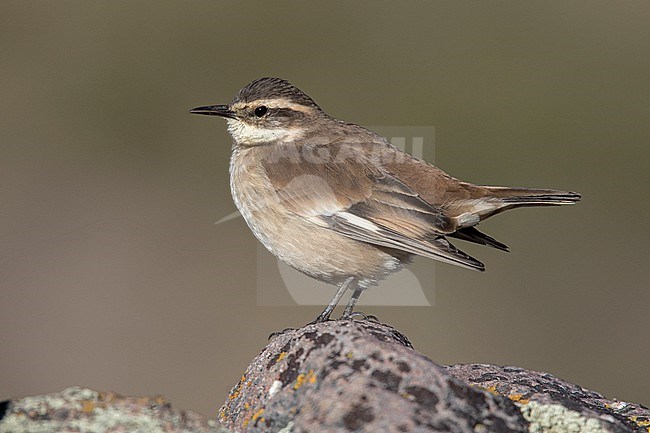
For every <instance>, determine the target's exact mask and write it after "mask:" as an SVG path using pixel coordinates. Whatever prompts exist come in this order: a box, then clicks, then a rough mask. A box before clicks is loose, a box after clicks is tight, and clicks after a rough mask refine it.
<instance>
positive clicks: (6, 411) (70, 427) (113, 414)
mask: <svg viewBox="0 0 650 433" xmlns="http://www.w3.org/2000/svg"><path fill="white" fill-rule="evenodd" d="M3 403H4V404H2V405H0V409H2V413H0V419H2V421H0V433H68V432H69V433H72V432H75V433H79V432H83V433H113V432H114V433H118V432H120V433H125V432H128V433H163V432H164V433H228V432H229V430H226V429H224V428H223V427H220V426H218V425H217V423H216V422H215V421H210V420H207V419H206V418H204V417H203V416H202V415H199V414H197V413H194V412H190V411H182V410H178V409H175V408H173V407H172V406H171V404H170V403H169V401H167V400H165V398H164V397H160V396H157V397H124V396H121V395H119V394H116V393H113V392H98V391H93V390H92V389H87V388H79V387H72V388H67V389H65V390H63V391H61V392H58V393H54V394H46V395H39V396H35V397H25V398H23V399H18V400H12V401H10V402H3Z"/></svg>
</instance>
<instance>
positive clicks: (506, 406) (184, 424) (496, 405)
mask: <svg viewBox="0 0 650 433" xmlns="http://www.w3.org/2000/svg"><path fill="white" fill-rule="evenodd" d="M3 416H4V419H2V418H3ZM219 422H221V423H222V424H223V425H224V426H225V427H228V428H230V429H231V430H226V429H225V428H222V427H220V426H218V423H217V421H209V420H206V419H205V418H204V417H202V416H201V415H199V414H196V413H193V412H189V411H182V410H178V409H175V408H173V407H172V406H171V404H170V403H169V402H168V401H167V400H165V399H164V398H163V397H123V396H121V395H119V394H115V393H112V392H97V391H93V390H90V389H84V388H78V387H74V388H68V389H66V390H64V391H62V392H60V393H56V394H49V395H42V396H36V397H26V398H23V399H19V400H12V401H8V402H0V433H46V432H47V433H49V432H64V433H66V432H85V433H100V432H102V433H104V432H106V433H110V432H129V433H145V432H146V433H156V432H170V433H176V432H178V433H185V432H187V433H193V432H201V433H227V432H233V431H236V432H238V433H258V432H278V433H289V432H293V433H303V432H310V433H312V432H328V433H336V432H341V433H343V432H373V433H379V432H387V433H390V432H416V433H425V432H478V433H487V432H533V433H542V432H544V433H601V432H615V433H619V432H637V433H642V432H643V433H649V432H650V410H648V408H645V407H643V406H640V405H635V404H632V403H625V402H620V401H610V400H607V399H605V398H604V397H603V396H601V395H600V394H597V393H595V392H593V391H589V390H586V389H584V388H581V387H579V386H576V385H573V384H570V383H567V382H564V381H562V380H560V379H557V378H555V377H553V376H551V375H550V374H546V373H539V372H534V371H528V370H524V369H521V368H517V367H499V366H495V365H484V364H474V365H452V366H447V367H444V366H439V365H436V364H435V363H433V361H431V360H430V359H428V358H427V357H425V356H424V355H422V354H421V353H418V352H417V351H416V350H414V349H413V347H412V346H411V343H410V342H409V341H408V339H407V338H406V337H405V336H404V335H402V334H401V333H399V332H398V331H396V330H395V329H393V328H391V327H390V326H388V325H383V324H379V323H376V322H372V321H367V320H363V321H358V320H354V321H353V320H341V321H331V322H325V323H318V324H310V325H307V326H305V327H303V328H301V329H296V330H288V331H286V332H283V333H280V334H279V335H276V336H275V337H273V338H272V339H271V341H270V343H269V344H268V345H267V346H266V348H264V350H263V351H262V352H261V353H260V354H259V355H258V356H257V357H256V358H255V359H254V360H253V361H252V363H251V364H250V365H249V366H248V369H247V370H246V372H245V374H244V375H243V376H242V378H241V380H240V381H239V383H238V384H237V385H236V386H235V387H234V388H233V389H232V390H231V391H230V395H229V396H228V398H227V400H226V403H225V404H224V405H223V407H222V408H221V410H220V413H219Z"/></svg>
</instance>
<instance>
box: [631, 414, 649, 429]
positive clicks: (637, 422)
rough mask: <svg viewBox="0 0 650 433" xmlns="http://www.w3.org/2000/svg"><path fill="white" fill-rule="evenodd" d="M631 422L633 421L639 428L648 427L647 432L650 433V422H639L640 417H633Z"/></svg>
mask: <svg viewBox="0 0 650 433" xmlns="http://www.w3.org/2000/svg"><path fill="white" fill-rule="evenodd" d="M629 420H630V421H632V422H633V423H634V424H636V425H638V426H639V427H646V430H647V431H648V433H650V420H646V419H644V420H639V417H638V416H631V417H629Z"/></svg>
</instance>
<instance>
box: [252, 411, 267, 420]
mask: <svg viewBox="0 0 650 433" xmlns="http://www.w3.org/2000/svg"><path fill="white" fill-rule="evenodd" d="M263 413H264V409H260V410H258V411H257V412H255V413H254V414H253V417H252V418H251V421H257V418H259V417H261V416H262V414H263ZM262 419H263V418H262Z"/></svg>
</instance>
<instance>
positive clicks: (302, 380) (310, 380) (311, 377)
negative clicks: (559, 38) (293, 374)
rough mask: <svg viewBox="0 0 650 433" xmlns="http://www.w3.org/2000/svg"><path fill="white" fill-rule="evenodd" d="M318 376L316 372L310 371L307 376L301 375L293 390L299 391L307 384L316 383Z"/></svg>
mask: <svg viewBox="0 0 650 433" xmlns="http://www.w3.org/2000/svg"><path fill="white" fill-rule="evenodd" d="M316 380H317V379H316V375H315V374H314V370H309V371H308V372H307V374H305V373H300V374H299V375H298V377H297V378H296V383H295V384H294V385H293V389H298V388H300V387H301V386H303V385H304V384H305V383H316Z"/></svg>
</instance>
